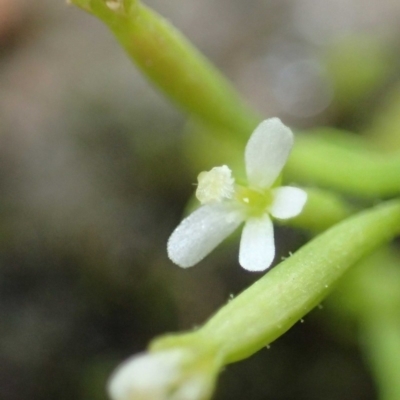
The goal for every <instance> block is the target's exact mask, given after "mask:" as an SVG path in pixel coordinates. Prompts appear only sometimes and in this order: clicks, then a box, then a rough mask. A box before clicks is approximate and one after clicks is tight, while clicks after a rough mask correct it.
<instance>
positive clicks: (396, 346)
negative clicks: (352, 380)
mask: <svg viewBox="0 0 400 400" xmlns="http://www.w3.org/2000/svg"><path fill="white" fill-rule="evenodd" d="M398 312H399V311H398V310H397V315H396V317H393V316H392V317H391V316H388V315H387V314H386V313H383V315H381V316H378V315H375V316H374V318H366V319H365V320H364V321H363V323H362V324H361V327H360V328H361V335H362V343H363V348H364V352H365V353H366V355H367V357H368V359H369V361H370V365H371V368H372V370H373V373H374V376H375V379H376V381H377V384H378V387H379V399H380V400H398V399H400V319H399V316H398Z"/></svg>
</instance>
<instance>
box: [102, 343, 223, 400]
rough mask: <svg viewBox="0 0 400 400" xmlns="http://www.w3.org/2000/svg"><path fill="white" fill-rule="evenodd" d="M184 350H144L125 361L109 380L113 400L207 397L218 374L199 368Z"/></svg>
mask: <svg viewBox="0 0 400 400" xmlns="http://www.w3.org/2000/svg"><path fill="white" fill-rule="evenodd" d="M195 362H196V358H193V357H191V356H190V354H188V353H187V352H186V351H185V350H182V349H174V350H164V351H160V352H156V353H141V354H137V355H134V356H132V357H130V358H129V359H127V360H126V361H125V362H123V363H122V364H121V365H120V366H119V367H118V368H117V370H116V371H115V372H114V373H113V375H112V376H111V378H110V381H109V384H108V393H109V395H110V398H111V399H112V400H202V399H205V398H208V395H209V393H210V392H211V391H212V388H213V386H214V378H215V376H216V374H215V373H214V369H213V368H211V370H210V371H209V372H210V373H209V374H207V373H204V371H203V369H204V365H203V364H201V365H202V368H196V364H195Z"/></svg>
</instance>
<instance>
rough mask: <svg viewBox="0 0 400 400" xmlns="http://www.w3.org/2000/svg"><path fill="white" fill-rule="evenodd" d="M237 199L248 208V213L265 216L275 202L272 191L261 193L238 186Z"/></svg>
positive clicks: (267, 190)
mask: <svg viewBox="0 0 400 400" xmlns="http://www.w3.org/2000/svg"><path fill="white" fill-rule="evenodd" d="M235 197H236V200H238V201H239V202H240V203H242V204H244V205H246V206H248V212H249V213H250V214H252V215H260V214H263V213H264V212H265V210H266V209H267V208H268V207H269V206H271V204H272V201H273V196H272V192H271V190H269V189H266V190H264V191H259V190H256V189H252V188H249V187H243V186H236V190H235Z"/></svg>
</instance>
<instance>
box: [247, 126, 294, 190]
mask: <svg viewBox="0 0 400 400" xmlns="http://www.w3.org/2000/svg"><path fill="white" fill-rule="evenodd" d="M292 146H293V133H292V131H291V130H290V129H289V128H288V127H287V126H286V125H283V124H282V122H281V120H280V119H279V118H270V119H267V120H265V121H263V122H261V124H260V125H258V127H257V128H256V129H255V131H254V132H253V134H252V135H251V137H250V139H249V141H248V143H247V146H246V151H245V156H244V157H245V163H246V172H247V179H248V180H249V183H250V185H252V186H255V187H259V188H268V187H270V186H271V185H272V184H273V183H274V181H275V179H276V178H277V177H278V176H279V174H280V172H281V170H282V168H283V166H284V165H285V163H286V160H287V158H288V156H289V153H290V150H291V148H292Z"/></svg>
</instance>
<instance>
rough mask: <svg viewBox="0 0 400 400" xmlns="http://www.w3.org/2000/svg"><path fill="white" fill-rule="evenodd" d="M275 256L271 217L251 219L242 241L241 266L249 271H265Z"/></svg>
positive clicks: (246, 225) (246, 226) (247, 223)
mask: <svg viewBox="0 0 400 400" xmlns="http://www.w3.org/2000/svg"><path fill="white" fill-rule="evenodd" d="M274 256H275V244H274V227H273V225H272V221H271V219H270V217H269V215H268V214H265V215H263V216H262V217H260V218H250V219H249V220H248V221H247V222H246V224H245V226H244V228H243V232H242V238H241V240H240V251H239V264H240V265H241V266H242V267H243V268H244V269H247V270H248V271H264V270H266V269H267V268H268V267H269V266H270V265H271V263H272V261H273V259H274Z"/></svg>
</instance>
